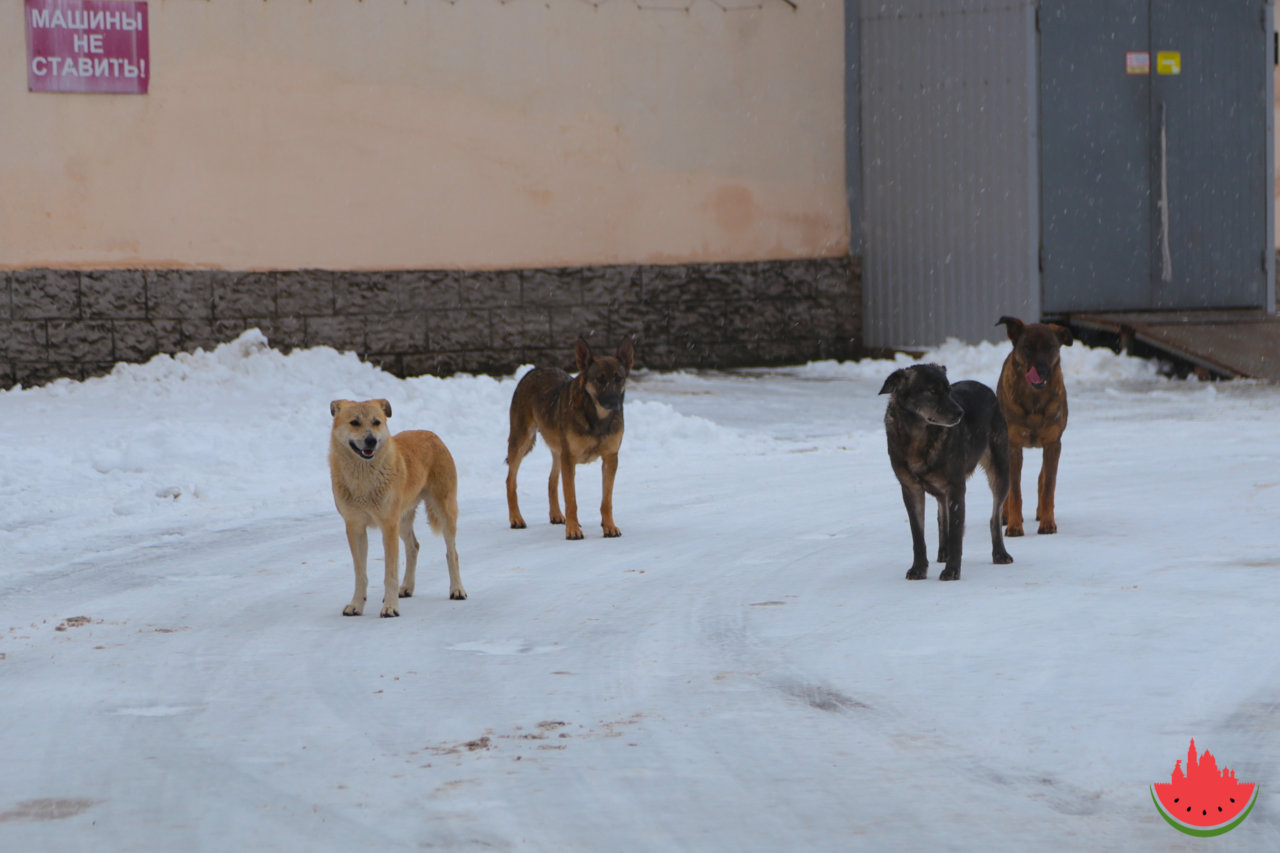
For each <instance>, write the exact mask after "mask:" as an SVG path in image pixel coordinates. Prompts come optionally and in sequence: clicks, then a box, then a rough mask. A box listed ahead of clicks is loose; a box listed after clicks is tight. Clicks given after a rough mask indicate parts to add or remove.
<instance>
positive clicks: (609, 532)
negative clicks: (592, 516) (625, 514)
mask: <svg viewBox="0 0 1280 853" xmlns="http://www.w3.org/2000/svg"><path fill="white" fill-rule="evenodd" d="M602 526H603V527H604V538H606V539H613V538H614V537H616V536H621V535H622V531H621V530H619V529H618V528H617V527H616V526H614V525H612V524H605V525H602Z"/></svg>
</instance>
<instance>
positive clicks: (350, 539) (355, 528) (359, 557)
mask: <svg viewBox="0 0 1280 853" xmlns="http://www.w3.org/2000/svg"><path fill="white" fill-rule="evenodd" d="M347 546H348V547H350V548H351V562H352V563H353V564H354V565H355V570H356V591H355V593H354V594H353V595H352V596H351V603H350V604H348V605H347V606H346V607H344V608H342V615H343V616H359V615H360V614H361V613H363V612H364V602H365V596H366V594H367V593H368V590H369V574H368V571H367V566H366V561H367V560H368V558H369V531H368V530H367V529H366V528H365V526H364V525H363V524H356V523H355V522H353V521H347Z"/></svg>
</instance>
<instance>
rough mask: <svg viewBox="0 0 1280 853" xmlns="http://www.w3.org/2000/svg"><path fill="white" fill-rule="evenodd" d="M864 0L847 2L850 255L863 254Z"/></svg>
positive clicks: (847, 166)
mask: <svg viewBox="0 0 1280 853" xmlns="http://www.w3.org/2000/svg"><path fill="white" fill-rule="evenodd" d="M860 5H861V0H844V126H845V149H844V153H845V171H844V174H845V190H846V191H847V193H848V201H849V252H850V253H851V254H854V255H861V254H862V246H863V243H862V136H861V134H860V133H858V121H859V118H860V116H861V115H862V108H861V105H860V103H859V101H858V98H859V95H860V93H861V90H862V86H861V75H860V72H859V69H860V67H861V61H862V60H861V57H860V55H859V52H858V44H859V41H860V39H859V35H858V33H859V30H860V27H859V8H860Z"/></svg>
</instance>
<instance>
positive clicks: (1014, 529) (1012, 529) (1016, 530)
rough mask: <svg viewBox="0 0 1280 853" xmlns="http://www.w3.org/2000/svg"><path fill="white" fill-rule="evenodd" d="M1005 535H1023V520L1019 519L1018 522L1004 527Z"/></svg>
mask: <svg viewBox="0 0 1280 853" xmlns="http://www.w3.org/2000/svg"><path fill="white" fill-rule="evenodd" d="M1004 535H1005V536H1021V535H1022V522H1021V521H1019V522H1018V523H1017V524H1010V525H1009V526H1008V527H1006V528H1005V529H1004Z"/></svg>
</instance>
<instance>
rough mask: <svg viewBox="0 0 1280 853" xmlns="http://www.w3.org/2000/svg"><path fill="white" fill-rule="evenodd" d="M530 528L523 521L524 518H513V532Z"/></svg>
mask: <svg viewBox="0 0 1280 853" xmlns="http://www.w3.org/2000/svg"><path fill="white" fill-rule="evenodd" d="M528 526H529V525H527V524H525V523H524V519H523V518H513V519H511V529H512V530H524V529H525V528H526V527H528Z"/></svg>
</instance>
